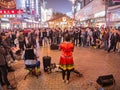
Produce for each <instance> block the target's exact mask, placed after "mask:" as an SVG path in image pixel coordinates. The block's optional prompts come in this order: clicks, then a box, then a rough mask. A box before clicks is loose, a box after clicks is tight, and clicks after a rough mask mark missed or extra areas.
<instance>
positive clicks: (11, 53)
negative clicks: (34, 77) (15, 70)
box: [9, 50, 15, 61]
mask: <svg viewBox="0 0 120 90" xmlns="http://www.w3.org/2000/svg"><path fill="white" fill-rule="evenodd" d="M9 53H10V55H11V57H12V59H13V61H15V57H14V55H13V52H12V50H10V51H9Z"/></svg>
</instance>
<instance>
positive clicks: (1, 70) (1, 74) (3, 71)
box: [0, 66, 10, 86]
mask: <svg viewBox="0 0 120 90" xmlns="http://www.w3.org/2000/svg"><path fill="white" fill-rule="evenodd" d="M7 75H8V72H7V68H6V66H0V82H1V83H3V82H4V83H5V84H6V85H7V86H9V85H10V83H9V81H8V78H7Z"/></svg>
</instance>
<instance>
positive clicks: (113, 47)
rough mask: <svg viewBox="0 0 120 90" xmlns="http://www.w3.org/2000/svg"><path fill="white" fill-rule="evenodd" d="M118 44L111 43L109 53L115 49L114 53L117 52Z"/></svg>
mask: <svg viewBox="0 0 120 90" xmlns="http://www.w3.org/2000/svg"><path fill="white" fill-rule="evenodd" d="M116 44H117V43H111V45H110V48H109V49H108V52H110V50H111V49H113V50H114V52H115V50H116Z"/></svg>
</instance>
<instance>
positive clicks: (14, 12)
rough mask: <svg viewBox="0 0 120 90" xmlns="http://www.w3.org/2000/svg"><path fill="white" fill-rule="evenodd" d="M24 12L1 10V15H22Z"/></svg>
mask: <svg viewBox="0 0 120 90" xmlns="http://www.w3.org/2000/svg"><path fill="white" fill-rule="evenodd" d="M22 13H23V10H20V9H19V10H18V9H16V10H0V14H22Z"/></svg>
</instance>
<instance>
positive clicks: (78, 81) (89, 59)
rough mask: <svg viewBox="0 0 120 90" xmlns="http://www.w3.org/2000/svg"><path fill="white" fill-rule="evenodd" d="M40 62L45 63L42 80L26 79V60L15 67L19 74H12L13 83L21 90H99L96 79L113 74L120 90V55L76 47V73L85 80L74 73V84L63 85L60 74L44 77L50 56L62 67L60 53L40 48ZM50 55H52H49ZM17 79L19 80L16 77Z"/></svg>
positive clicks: (72, 76) (72, 80)
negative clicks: (45, 60)
mask: <svg viewBox="0 0 120 90" xmlns="http://www.w3.org/2000/svg"><path fill="white" fill-rule="evenodd" d="M37 50H38V51H39V56H40V59H39V60H40V62H41V72H42V74H41V76H40V77H39V78H38V79H37V78H36V77H27V79H26V80H24V76H25V75H26V73H27V71H26V70H25V69H24V63H23V60H21V61H19V62H17V63H15V64H14V65H13V67H14V68H15V70H16V71H15V72H14V74H13V73H10V74H9V77H10V78H9V79H10V81H11V83H13V84H17V89H18V90H97V89H96V88H95V86H96V79H97V78H98V76H101V75H107V74H113V76H114V78H115V80H116V85H115V88H114V89H111V90H120V69H119V68H120V54H118V53H107V52H106V51H104V50H102V49H94V48H83V47H75V49H74V53H73V56H74V63H75V69H77V70H78V71H80V72H81V73H82V74H83V77H78V76H77V75H76V74H74V73H71V78H70V83H69V84H66V83H63V82H62V79H61V78H62V75H61V73H60V72H53V73H51V74H47V73H44V71H43V64H42V57H43V56H45V55H49V56H51V57H52V63H53V62H55V63H56V64H58V63H59V56H60V54H61V52H60V51H59V50H55V51H51V50H50V49H48V48H45V47H43V48H38V49H37ZM47 52H48V53H47ZM14 75H15V78H16V79H15V80H16V83H15V80H14V77H13V76H14Z"/></svg>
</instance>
